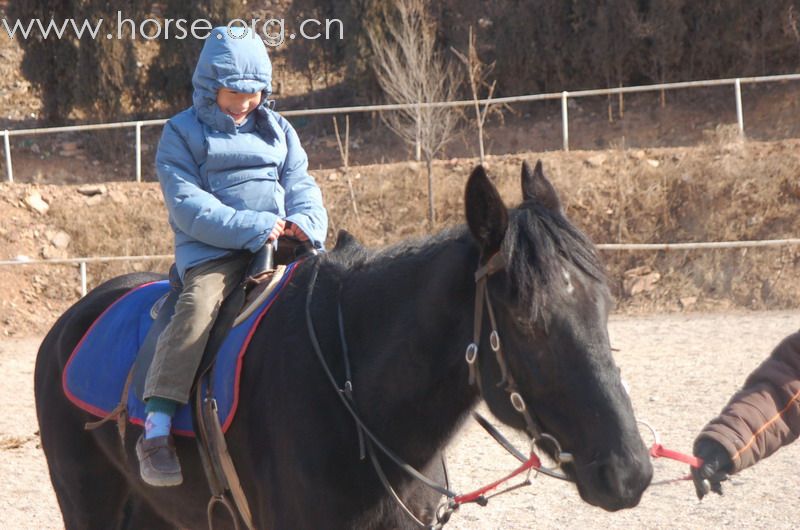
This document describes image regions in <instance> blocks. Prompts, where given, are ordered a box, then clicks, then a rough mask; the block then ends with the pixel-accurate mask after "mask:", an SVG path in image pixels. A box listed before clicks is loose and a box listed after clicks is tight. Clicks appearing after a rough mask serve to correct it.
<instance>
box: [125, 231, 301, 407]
mask: <svg viewBox="0 0 800 530" xmlns="http://www.w3.org/2000/svg"><path fill="white" fill-rule="evenodd" d="M278 248H279V250H278V251H275V250H274V249H273V247H272V245H266V246H265V247H263V248H262V249H261V250H260V251H258V252H257V253H255V254H253V257H252V259H251V260H250V264H249V265H248V268H247V271H246V272H245V275H244V277H243V279H242V282H241V283H240V284H239V287H237V288H236V289H235V290H234V291H233V292H232V293H231V294H230V295H229V296H228V297H227V298H226V299H225V300H224V301H223V303H222V306H221V307H220V311H219V314H218V316H217V319H216V321H215V322H214V325H213V327H212V328H211V333H210V335H209V339H208V344H207V345H206V348H205V352H204V353H203V358H202V361H201V362H200V367H199V369H198V371H197V374H201V373H203V372H205V371H207V370H208V368H210V367H211V365H213V362H214V358H215V355H216V353H217V352H218V351H219V349H220V346H221V345H222V342H223V341H224V340H225V337H226V336H227V335H228V332H229V331H230V330H231V328H233V327H236V326H238V325H239V324H241V323H242V322H244V321H246V320H247V319H248V318H249V317H250V316H251V315H252V314H253V312H254V311H255V310H257V309H258V308H259V307H260V305H261V304H262V303H263V302H264V300H265V299H266V298H267V297H268V296H269V295H270V294H271V293H272V291H273V290H274V289H275V287H276V286H277V285H278V283H279V282H280V279H281V278H282V277H283V273H284V272H285V270H286V265H287V264H288V263H291V262H293V261H296V260H297V259H299V258H301V257H304V256H306V255H309V254H316V252H317V251H316V249H314V248H313V247H312V246H311V245H310V244H308V243H305V242H301V241H298V240H296V239H290V238H281V239H280V240H279V247H278ZM169 285H170V290H169V291H168V292H167V293H165V294H164V295H163V296H162V297H161V298H159V299H158V300H157V301H156V302H155V303H154V304H153V306H152V308H151V309H150V317H151V318H152V319H153V325H152V327H151V328H150V331H149V332H148V334H147V336H146V337H145V340H144V342H143V343H142V346H141V348H140V349H139V352H138V353H137V355H136V360H135V362H134V365H133V372H132V376H131V377H132V381H131V382H132V386H133V391H134V393H135V395H136V397H137V398H138V399H139V400H141V401H144V385H145V379H146V377H147V371H148V369H149V368H150V364H151V363H152V361H153V356H154V355H155V350H156V344H157V343H158V338H159V336H160V335H161V333H162V332H163V331H164V328H166V327H167V325H168V324H169V322H170V320H171V319H172V315H173V314H174V313H175V304H176V303H177V301H178V297H179V296H180V294H181V290H182V289H183V284H182V282H181V280H180V277H179V276H178V272H177V268H176V267H175V265H174V264H173V265H172V266H171V267H170V270H169ZM195 384H197V381H195Z"/></svg>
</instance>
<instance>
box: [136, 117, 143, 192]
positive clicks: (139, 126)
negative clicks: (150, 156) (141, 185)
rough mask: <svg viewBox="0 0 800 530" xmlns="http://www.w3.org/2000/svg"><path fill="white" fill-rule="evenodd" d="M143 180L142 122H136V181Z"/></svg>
mask: <svg viewBox="0 0 800 530" xmlns="http://www.w3.org/2000/svg"><path fill="white" fill-rule="evenodd" d="M141 181H142V122H140V121H137V122H136V182H141Z"/></svg>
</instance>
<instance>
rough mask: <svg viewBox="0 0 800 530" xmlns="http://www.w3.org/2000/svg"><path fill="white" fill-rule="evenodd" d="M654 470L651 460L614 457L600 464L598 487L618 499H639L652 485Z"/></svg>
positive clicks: (597, 470) (598, 467)
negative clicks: (649, 485)
mask: <svg viewBox="0 0 800 530" xmlns="http://www.w3.org/2000/svg"><path fill="white" fill-rule="evenodd" d="M652 469H653V468H652V465H651V464H650V461H649V460H646V461H644V462H642V461H640V460H639V459H637V458H635V457H629V458H622V457H619V456H617V455H612V456H610V457H608V458H606V459H604V460H602V461H600V462H598V466H597V469H596V473H597V485H598V486H599V487H600V488H602V489H603V490H605V491H606V492H607V494H609V495H611V496H613V497H616V498H617V499H620V500H625V501H627V500H630V499H638V498H639V497H640V496H641V494H642V492H643V491H644V490H645V488H647V486H648V484H650V479H651V478H652V474H653V471H652Z"/></svg>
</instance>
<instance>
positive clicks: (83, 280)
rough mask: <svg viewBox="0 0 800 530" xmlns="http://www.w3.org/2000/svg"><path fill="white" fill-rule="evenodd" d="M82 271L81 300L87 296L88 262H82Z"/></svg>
mask: <svg viewBox="0 0 800 530" xmlns="http://www.w3.org/2000/svg"><path fill="white" fill-rule="evenodd" d="M79 268H80V271H81V298H83V297H84V296H86V262H85V261H81V262H80V265H79Z"/></svg>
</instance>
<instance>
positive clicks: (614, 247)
mask: <svg viewBox="0 0 800 530" xmlns="http://www.w3.org/2000/svg"><path fill="white" fill-rule="evenodd" d="M794 245H800V238H795V239H763V240H754V241H705V242H695V243H600V244H598V245H595V246H596V247H597V249H598V250H605V251H641V250H649V251H659V250H660V251H675V250H720V249H741V248H759V247H760V248H764V247H782V246H794ZM171 259H174V256H173V255H172V254H156V255H151V256H95V257H85V258H64V259H29V258H24V259H14V260H0V266H14V265H78V270H79V274H80V281H81V297H84V296H86V293H87V292H88V288H87V277H86V264H87V263H109V262H120V261H122V262H125V261H153V260H171Z"/></svg>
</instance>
